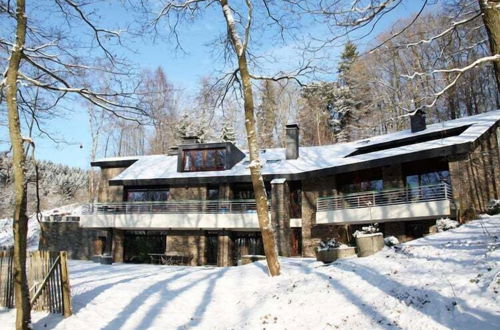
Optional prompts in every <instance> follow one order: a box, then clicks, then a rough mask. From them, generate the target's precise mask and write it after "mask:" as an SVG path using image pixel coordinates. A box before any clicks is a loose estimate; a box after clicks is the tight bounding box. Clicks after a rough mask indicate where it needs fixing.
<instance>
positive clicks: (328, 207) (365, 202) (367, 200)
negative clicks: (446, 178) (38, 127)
mask: <svg viewBox="0 0 500 330" xmlns="http://www.w3.org/2000/svg"><path fill="white" fill-rule="evenodd" d="M451 199H452V193H451V186H450V185H449V184H448V183H440V184H435V185H428V186H418V187H414V188H401V189H389V190H382V191H371V192H361V193H356V194H347V195H341V196H334V197H320V198H318V203H317V211H318V212H321V211H334V210H343V209H357V208H369V207H374V206H387V205H398V204H413V203H420V202H430V201H440V200H451Z"/></svg>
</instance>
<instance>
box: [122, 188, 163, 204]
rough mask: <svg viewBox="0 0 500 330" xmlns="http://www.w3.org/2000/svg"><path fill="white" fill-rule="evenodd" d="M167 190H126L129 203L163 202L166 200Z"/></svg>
mask: <svg viewBox="0 0 500 330" xmlns="http://www.w3.org/2000/svg"><path fill="white" fill-rule="evenodd" d="M168 195H169V191H168V189H130V190H127V201H129V202H164V201H166V200H168Z"/></svg>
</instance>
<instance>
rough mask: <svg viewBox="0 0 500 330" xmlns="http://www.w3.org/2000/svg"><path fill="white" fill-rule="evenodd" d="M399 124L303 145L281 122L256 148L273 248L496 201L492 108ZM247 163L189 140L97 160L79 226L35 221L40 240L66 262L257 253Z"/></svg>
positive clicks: (223, 147)
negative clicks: (163, 149) (279, 143)
mask: <svg viewBox="0 0 500 330" xmlns="http://www.w3.org/2000/svg"><path fill="white" fill-rule="evenodd" d="M409 120H411V129H410V130H406V131H401V132H397V133H393V134H387V135H382V136H376V137H372V138H367V139H364V140H360V141H354V142H349V143H338V144H333V145H325V146H312V147H302V146H300V144H299V141H300V130H299V127H298V126H297V125H288V126H287V127H286V148H276V149H266V150H262V151H261V154H260V157H261V160H262V164H263V165H262V166H263V167H262V172H263V176H264V180H265V184H266V188H267V191H268V197H269V200H270V203H269V204H270V205H269V212H270V215H271V220H272V222H273V224H274V226H275V229H276V234H277V242H278V250H279V253H280V255H283V256H306V257H312V256H314V255H315V248H316V247H317V245H318V243H319V241H320V240H322V239H328V238H337V239H339V240H341V241H344V242H346V243H351V242H352V233H353V232H354V231H355V230H356V229H358V228H359V227H360V226H361V225H362V224H366V223H373V222H377V223H379V224H380V228H381V231H382V232H383V233H384V235H394V236H396V237H397V238H398V239H399V240H400V241H406V240H410V239H413V238H416V237H420V236H422V235H425V234H427V233H429V230H430V228H432V226H433V225H434V224H435V220H436V219H437V218H440V217H452V218H455V219H458V220H461V221H464V220H467V219H470V218H472V217H474V216H475V215H476V214H477V213H479V212H484V211H485V208H486V205H487V202H488V201H489V200H491V199H499V198H500V151H499V149H500V147H499V146H500V128H499V126H500V125H499V124H500V111H491V112H488V113H484V114H480V115H475V116H471V117H466V118H460V119H456V120H450V121H447V122H443V123H438V124H433V125H428V126H426V124H425V115H423V114H422V113H420V112H419V113H417V114H415V115H414V116H412V117H411V118H410V119H409ZM248 165H249V158H248V153H247V152H245V151H243V150H240V149H239V148H238V147H236V146H235V145H233V144H232V143H229V142H226V143H203V144H198V143H196V142H195V141H193V140H186V141H185V143H183V144H182V145H179V146H178V148H175V149H173V150H172V152H171V153H169V154H168V155H151V156H132V157H116V158H106V159H101V160H97V161H95V162H92V166H96V167H99V168H100V169H101V182H100V187H99V194H98V203H95V204H91V205H88V206H87V210H86V212H85V214H84V215H82V216H81V217H80V219H79V221H78V222H74V223H68V224H63V223H62V222H61V223H56V222H52V223H50V222H46V223H43V224H42V225H43V226H44V229H45V230H44V234H43V235H42V236H43V237H42V239H41V246H40V247H41V248H49V249H50V248H54V247H55V245H57V248H61V245H65V244H66V245H68V246H66V249H69V250H70V254H71V255H72V256H73V257H74V258H90V257H91V256H92V255H96V254H101V253H109V254H111V255H112V256H113V259H114V261H115V262H145V261H147V260H149V259H148V257H151V256H154V255H156V254H158V255H161V254H167V255H168V254H169V253H170V254H173V255H175V254H176V253H177V254H179V255H183V256H189V258H188V259H187V260H188V263H189V264H191V265H206V264H210V265H218V266H229V265H235V264H236V263H237V260H238V259H239V257H240V256H241V255H244V254H262V253H263V251H262V242H261V238H260V232H259V226H258V221H257V213H256V211H255V202H254V200H253V198H254V194H253V190H252V186H251V183H250V182H251V181H250V174H249V169H248ZM71 226H73V227H71ZM65 233H67V236H65V235H66V234H65ZM62 248H64V247H62Z"/></svg>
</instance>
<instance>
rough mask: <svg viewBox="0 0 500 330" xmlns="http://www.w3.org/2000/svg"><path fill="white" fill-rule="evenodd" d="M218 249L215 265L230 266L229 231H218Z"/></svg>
mask: <svg viewBox="0 0 500 330" xmlns="http://www.w3.org/2000/svg"><path fill="white" fill-rule="evenodd" d="M218 249H219V251H218V253H217V266H219V267H228V266H232V265H233V262H232V251H233V241H232V239H231V236H230V232H228V231H222V232H220V233H219V241H218Z"/></svg>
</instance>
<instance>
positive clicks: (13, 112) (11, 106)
mask: <svg viewBox="0 0 500 330" xmlns="http://www.w3.org/2000/svg"><path fill="white" fill-rule="evenodd" d="M86 5H88V3H87V4H86ZM86 11H87V7H86V6H85V5H81V4H79V3H75V2H73V1H72V0H50V1H49V0H47V1H39V2H37V5H36V6H30V7H28V8H27V7H26V3H25V0H17V1H16V5H15V7H13V6H12V5H11V1H0V17H1V19H2V21H3V22H4V24H3V26H4V28H3V29H2V31H1V32H0V52H1V53H2V56H0V64H1V65H2V67H5V70H3V79H2V80H1V81H0V95H2V96H3V95H5V102H6V104H7V110H8V125H9V134H10V142H11V146H12V157H13V174H14V191H15V203H14V212H13V213H14V218H13V222H14V226H13V232H14V292H15V300H16V308H17V316H16V317H17V318H16V328H17V329H28V328H30V327H31V324H30V323H31V317H30V309H31V306H30V299H29V290H28V285H27V278H26V236H27V220H28V218H27V215H26V211H27V177H26V169H27V159H26V156H25V152H26V150H25V145H26V143H27V144H31V145H33V143H34V142H33V140H32V139H29V138H27V137H26V136H25V135H24V134H23V127H22V125H21V121H20V111H23V109H26V108H29V107H23V106H22V105H23V104H27V103H29V102H31V100H29V99H27V97H28V96H29V95H34V94H35V93H27V92H26V91H28V90H33V89H38V92H37V93H38V94H37V95H39V97H41V98H42V99H44V100H45V102H47V103H48V104H50V106H49V107H48V108H49V109H57V110H59V111H62V110H63V109H65V106H64V105H63V103H64V102H63V101H62V100H63V99H66V100H67V99H71V97H72V96H74V97H79V98H82V99H84V100H86V101H88V102H90V103H91V104H94V105H96V106H99V107H101V108H103V109H105V110H106V111H108V112H110V113H112V114H114V115H116V116H118V117H121V118H127V119H131V120H136V121H137V120H138V119H137V118H138V117H139V116H141V115H142V114H143V113H142V111H141V109H140V108H138V107H137V106H136V101H135V94H134V93H133V88H134V87H135V86H125V85H124V84H123V83H122V82H120V81H118V80H116V79H115V78H116V77H117V76H126V75H128V74H130V72H128V71H127V70H124V71H122V69H124V67H123V66H122V64H123V63H122V62H121V61H120V59H119V58H117V57H116V56H114V55H113V54H112V51H111V50H110V48H108V47H107V46H106V44H108V43H111V42H112V41H117V42H118V43H119V41H120V32H119V31H114V30H109V29H103V28H100V27H98V26H97V24H96V23H95V22H94V19H95V17H94V16H93V15H91V14H87V12H86ZM56 17H57V19H56ZM60 22H64V23H65V24H60ZM92 45H95V47H93V46H92ZM99 52H100V55H98V53H99ZM98 57H100V58H99V59H98ZM95 72H100V73H102V74H104V75H106V76H107V79H108V80H109V81H112V83H111V85H112V87H113V88H112V89H108V90H105V91H99V89H100V87H101V86H99V85H97V84H96V82H95V81H94V79H93V77H92V76H93V74H94V73H95ZM128 87H132V92H125V90H126V89H128ZM25 92H26V93H25ZM0 101H3V97H0Z"/></svg>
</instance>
